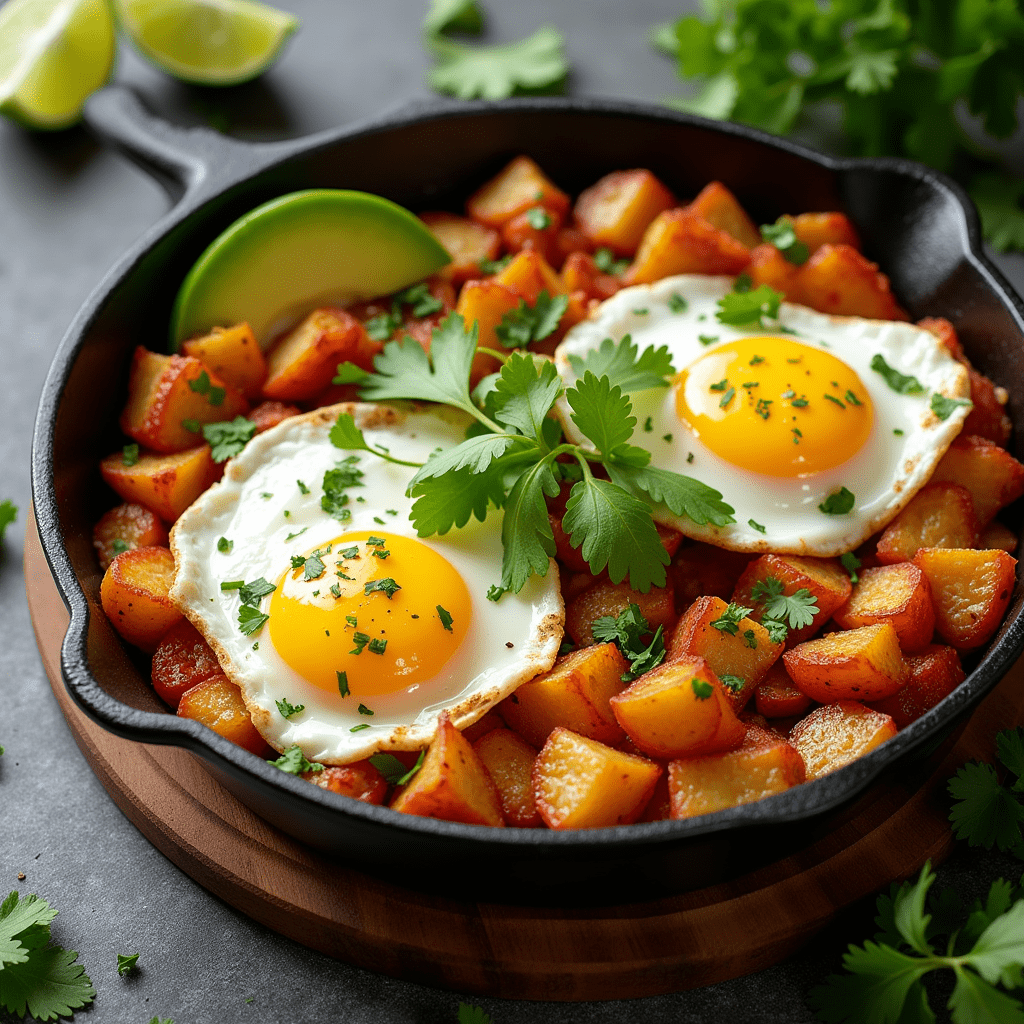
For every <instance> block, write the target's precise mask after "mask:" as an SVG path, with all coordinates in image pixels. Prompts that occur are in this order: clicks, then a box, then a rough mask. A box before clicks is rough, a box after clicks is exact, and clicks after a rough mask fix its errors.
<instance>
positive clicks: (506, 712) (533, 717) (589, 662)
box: [498, 643, 629, 747]
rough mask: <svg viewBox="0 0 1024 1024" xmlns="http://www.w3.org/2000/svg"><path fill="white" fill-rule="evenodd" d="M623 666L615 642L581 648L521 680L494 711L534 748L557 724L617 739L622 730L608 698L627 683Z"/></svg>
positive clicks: (626, 665) (584, 733) (597, 737)
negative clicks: (532, 676) (549, 666)
mask: <svg viewBox="0 0 1024 1024" xmlns="http://www.w3.org/2000/svg"><path fill="white" fill-rule="evenodd" d="M628 669H629V663H628V662H627V661H626V659H625V658H624V657H623V656H622V654H621V653H620V652H619V649H618V647H616V646H615V644H612V643H608V644H597V645H596V646H593V647H585V648H583V649H582V650H579V651H573V652H572V653H570V654H567V655H565V656H564V657H562V658H559V659H558V661H556V662H555V664H554V666H553V667H552V668H550V669H549V670H548V671H547V672H544V673H542V674H541V675H539V676H536V677H534V678H533V679H531V680H529V682H526V683H523V684H522V685H521V686H519V687H518V688H517V689H516V692H515V693H513V694H510V695H509V696H508V697H506V698H505V699H504V700H503V701H502V702H501V703H500V704H499V705H498V712H499V714H500V715H501V717H502V718H504V719H505V721H506V722H507V723H508V724H509V726H510V727H511V728H513V729H514V730H515V731H516V732H517V733H519V734H520V736H522V737H523V739H525V740H526V742H527V743H530V744H531V745H532V746H534V747H542V746H543V745H544V741H545V740H546V739H547V738H548V736H549V735H550V733H551V731H552V730H553V729H555V728H556V727H557V726H563V727H564V728H566V729H572V731H573V732H576V733H579V734H580V735H582V736H588V737H590V738H591V739H595V740H601V741H602V742H604V743H617V742H619V741H620V740H621V739H622V729H621V728H620V727H619V723H618V722H617V721H616V720H615V715H614V714H612V709H611V706H610V705H609V703H608V702H609V701H610V700H611V698H612V697H614V696H615V694H617V693H618V692H619V691H620V690H622V688H623V687H624V686H625V685H626V684H625V683H623V681H622V676H623V674H624V673H625V672H626V671H627V670H628Z"/></svg>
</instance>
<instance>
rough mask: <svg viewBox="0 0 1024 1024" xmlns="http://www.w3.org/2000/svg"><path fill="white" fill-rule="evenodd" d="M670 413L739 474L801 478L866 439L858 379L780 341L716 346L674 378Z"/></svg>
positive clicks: (866, 416)
mask: <svg viewBox="0 0 1024 1024" xmlns="http://www.w3.org/2000/svg"><path fill="white" fill-rule="evenodd" d="M675 403H676V413H677V415H678V416H679V418H680V420H682V421H683V422H684V423H685V424H686V425H687V426H688V427H689V428H690V430H692V431H693V433H694V434H696V435H697V436H698V437H699V438H700V439H701V441H702V442H703V443H704V444H705V445H707V447H708V448H710V449H711V451H713V452H714V453H715V454H716V455H718V456H719V457H720V458H722V459H725V460H726V461H727V462H730V463H732V464H733V465H734V466H738V467H740V468H742V469H747V470H750V471H751V472H754V473H762V474H765V475H767V476H776V477H802V476H810V475H812V474H814V473H820V472H822V471H823V470H827V469H832V468H833V467H835V466H839V465H841V464H842V463H844V462H846V460H847V459H849V458H852V457H853V456H854V455H856V454H857V452H858V451H860V449H861V447H862V446H863V445H864V442H865V441H867V439H868V435H869V434H870V433H871V424H872V419H873V412H872V406H871V398H870V396H869V395H868V390H867V388H866V387H864V384H863V383H862V382H861V379H860V378H859V377H858V376H857V374H856V373H855V372H854V371H853V370H852V369H851V368H850V367H849V366H847V365H846V364H845V363H844V362H842V361H841V360H839V359H837V358H836V357H835V356H833V355H831V354H830V353H829V352H825V351H823V350H822V349H818V348H812V347H811V346H809V345H803V344H801V343H800V342H797V341H794V340H792V339H791V338H786V337H778V338H775V337H758V338H741V339H740V340H738V341H732V342H727V343H725V344H722V345H716V346H715V347H714V348H713V349H712V350H711V351H709V352H707V353H706V354H705V355H703V356H701V358H700V359H698V360H697V361H696V362H694V363H692V364H691V365H690V366H688V367H687V368H686V369H685V370H683V371H682V372H681V373H679V374H678V376H677V378H676V383H675Z"/></svg>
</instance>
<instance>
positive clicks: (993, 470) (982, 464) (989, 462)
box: [932, 434, 1024, 528]
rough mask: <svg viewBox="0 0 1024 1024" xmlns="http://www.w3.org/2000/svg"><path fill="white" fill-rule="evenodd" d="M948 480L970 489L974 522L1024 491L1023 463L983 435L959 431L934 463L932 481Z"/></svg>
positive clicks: (982, 520)
mask: <svg viewBox="0 0 1024 1024" xmlns="http://www.w3.org/2000/svg"><path fill="white" fill-rule="evenodd" d="M940 480H948V481H949V482H950V483H954V484H960V486H961V487H966V488H967V490H969V491H970V492H971V497H972V498H973V499H974V512H975V515H977V517H978V525H979V526H981V527H982V528H984V527H986V526H988V524H989V523H990V522H991V520H992V518H993V517H994V516H995V514H996V513H997V512H998V511H999V510H1000V509H1001V508H1005V507H1006V506H1007V505H1009V504H1010V502H1012V501H1016V500H1017V499H1018V498H1019V497H1020V496H1021V495H1022V494H1024V466H1022V465H1021V464H1020V463H1019V462H1018V461H1017V460H1016V459H1015V458H1014V457H1013V456H1012V455H1011V454H1010V453H1009V452H1008V451H1006V450H1005V449H1004V448H1000V447H999V445H997V444H996V443H995V442H993V441H990V440H988V439H987V438H984V437H975V436H973V435H965V434H961V435H960V436H959V437H958V438H957V439H956V440H955V441H954V442H953V443H952V444H951V445H950V446H949V448H948V449H947V451H946V454H945V455H943V456H942V460H941V461H940V462H939V464H938V465H937V466H936V467H935V472H934V473H933V474H932V482H933V483H937V482H938V481H940Z"/></svg>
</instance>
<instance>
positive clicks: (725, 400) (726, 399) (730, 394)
mask: <svg viewBox="0 0 1024 1024" xmlns="http://www.w3.org/2000/svg"><path fill="white" fill-rule="evenodd" d="M735 397H736V389H735V388H729V390H728V391H726V393H725V394H724V395H722V400H721V401H720V402H719V403H718V408H719V409H726V408H728V406H729V403H730V402H731V401H732V400H733V398H735Z"/></svg>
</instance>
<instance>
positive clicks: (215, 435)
mask: <svg viewBox="0 0 1024 1024" xmlns="http://www.w3.org/2000/svg"><path fill="white" fill-rule="evenodd" d="M255 433H256V424H255V423H253V422H252V420H249V419H246V418H245V417H244V416H236V417H235V418H234V419H233V420H224V421H223V422H221V423H204V424H203V437H204V438H205V439H206V441H207V443H208V444H209V445H210V449H211V450H210V455H211V457H212V458H213V461H214V462H225V461H227V460H228V459H231V458H234V456H236V455H237V454H238V453H239V452H240V451H241V450H242V449H243V448H244V447H245V446H246V445H247V444H248V443H249V442H250V441H251V440H252V437H253V435H254V434H255Z"/></svg>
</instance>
